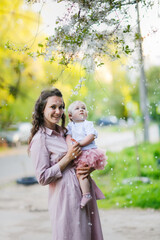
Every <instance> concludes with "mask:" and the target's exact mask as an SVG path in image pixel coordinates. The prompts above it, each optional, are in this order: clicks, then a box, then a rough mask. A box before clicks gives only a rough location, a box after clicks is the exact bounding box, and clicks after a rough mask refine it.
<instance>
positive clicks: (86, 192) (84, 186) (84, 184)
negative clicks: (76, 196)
mask: <svg viewBox="0 0 160 240" xmlns="http://www.w3.org/2000/svg"><path fill="white" fill-rule="evenodd" d="M78 180H79V184H80V187H81V190H82V194H83V197H82V199H81V204H80V205H81V208H84V207H85V206H86V204H87V203H88V202H89V201H90V200H91V199H92V196H91V193H90V182H89V180H88V178H84V179H83V175H80V176H78Z"/></svg>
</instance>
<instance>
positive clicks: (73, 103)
mask: <svg viewBox="0 0 160 240" xmlns="http://www.w3.org/2000/svg"><path fill="white" fill-rule="evenodd" d="M78 103H82V104H84V105H85V107H86V104H85V103H84V102H82V101H74V102H72V103H71V104H70V105H69V107H68V114H72V110H73V108H74V106H76V105H77V104H78ZM86 109H87V107H86Z"/></svg>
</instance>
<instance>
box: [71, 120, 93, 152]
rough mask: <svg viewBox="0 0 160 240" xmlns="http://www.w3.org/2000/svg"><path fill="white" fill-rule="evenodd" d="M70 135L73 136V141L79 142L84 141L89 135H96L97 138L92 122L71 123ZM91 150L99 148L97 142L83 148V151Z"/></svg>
mask: <svg viewBox="0 0 160 240" xmlns="http://www.w3.org/2000/svg"><path fill="white" fill-rule="evenodd" d="M67 129H68V132H67V134H68V135H71V136H72V138H73V139H75V140H76V141H77V142H79V141H81V140H82V139H84V138H85V137H86V136H88V135H89V134H94V135H95V138H97V135H98V134H97V131H96V129H95V128H94V125H93V122H91V121H87V120H85V121H83V122H69V123H68V126H67ZM91 148H97V146H96V144H95V141H92V142H91V143H90V144H88V145H87V146H85V147H82V150H87V149H91Z"/></svg>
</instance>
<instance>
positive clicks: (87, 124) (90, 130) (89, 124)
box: [85, 121, 98, 138]
mask: <svg viewBox="0 0 160 240" xmlns="http://www.w3.org/2000/svg"><path fill="white" fill-rule="evenodd" d="M85 131H86V134H87V135H89V134H94V135H95V137H96V138H97V137H98V133H97V130H96V129H95V128H94V124H93V122H91V121H86V122H85Z"/></svg>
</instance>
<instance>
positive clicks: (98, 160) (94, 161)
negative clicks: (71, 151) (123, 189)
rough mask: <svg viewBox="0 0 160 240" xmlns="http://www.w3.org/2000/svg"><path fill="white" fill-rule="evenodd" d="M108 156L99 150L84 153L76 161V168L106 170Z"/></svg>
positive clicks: (94, 149) (93, 149)
mask: <svg viewBox="0 0 160 240" xmlns="http://www.w3.org/2000/svg"><path fill="white" fill-rule="evenodd" d="M106 160H107V156H106V155H105V153H104V151H103V150H101V149H97V148H92V149H89V150H84V151H82V153H81V155H80V156H79V157H78V159H77V160H75V163H76V166H78V167H81V166H84V165H86V164H87V165H88V166H90V167H94V168H95V169H99V170H100V169H104V167H105V165H106V164H107V161H106Z"/></svg>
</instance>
